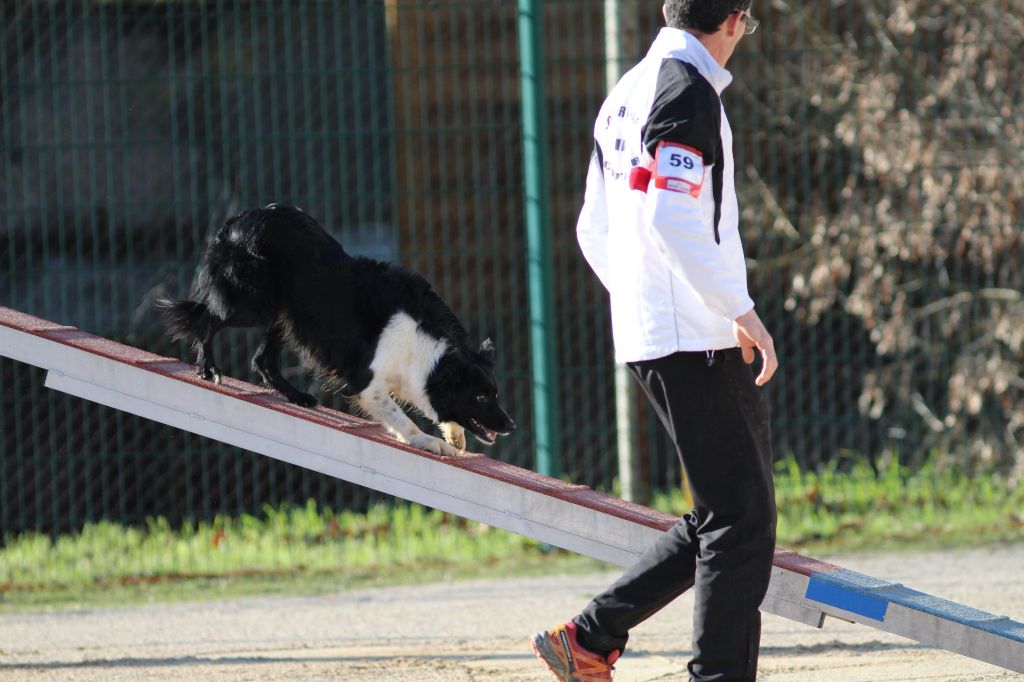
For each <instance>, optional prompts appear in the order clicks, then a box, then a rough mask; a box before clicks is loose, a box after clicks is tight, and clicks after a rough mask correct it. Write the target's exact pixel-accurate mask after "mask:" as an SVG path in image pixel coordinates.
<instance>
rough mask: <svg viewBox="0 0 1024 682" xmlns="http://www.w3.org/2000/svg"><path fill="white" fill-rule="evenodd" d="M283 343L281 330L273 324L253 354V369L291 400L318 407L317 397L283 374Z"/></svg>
mask: <svg viewBox="0 0 1024 682" xmlns="http://www.w3.org/2000/svg"><path fill="white" fill-rule="evenodd" d="M282 345H283V344H282V339H281V330H280V328H279V327H278V326H277V325H276V324H272V325H271V326H270V327H269V328H268V329H267V332H266V334H265V335H264V337H263V343H261V344H260V347H259V348H257V349H256V354H255V355H253V356H252V370H253V371H254V372H255V373H256V374H258V375H259V377H260V379H262V380H263V383H264V384H266V385H267V386H270V387H271V388H275V389H277V390H278V391H280V392H281V393H282V394H284V397H285V398H287V399H288V400H289V401H290V402H293V403H295V404H297V405H301V406H303V407H316V405H317V402H316V398H314V397H313V396H311V395H310V394H308V393H303V392H302V391H300V390H299V389H297V388H295V387H294V386H292V385H291V384H290V383H289V382H288V380H287V379H285V378H284V377H283V376H282V375H281V368H280V364H279V363H280V359H281V347H282Z"/></svg>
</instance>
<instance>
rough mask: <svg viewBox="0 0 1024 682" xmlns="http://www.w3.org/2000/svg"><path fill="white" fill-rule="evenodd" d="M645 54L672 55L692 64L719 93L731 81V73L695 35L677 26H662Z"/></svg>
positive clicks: (655, 55)
mask: <svg viewBox="0 0 1024 682" xmlns="http://www.w3.org/2000/svg"><path fill="white" fill-rule="evenodd" d="M647 55H648V56H649V57H658V58H660V59H665V58H666V57H672V58H674V59H678V60H680V61H683V62H687V63H688V64H693V65H694V66H696V67H697V71H699V72H700V74H701V75H702V76H704V77H705V78H707V79H708V82H709V83H711V87H713V88H714V89H715V92H717V93H718V94H719V95H721V94H722V91H723V90H725V88H726V87H728V85H729V83H731V82H732V74H731V73H730V72H729V71H728V70H727V69H725V68H723V67H722V65H721V64H719V63H718V62H716V61H715V58H714V57H712V56H711V53H710V52H708V50H707V48H706V47H704V45H702V44H701V42H700V41H699V40H697V37H696V36H694V35H693V34H692V33H687V32H686V31H683V30H680V29H678V28H668V27H667V26H666V27H664V28H662V29H661V31H660V32H659V33H658V37H657V38H655V39H654V43H653V44H652V45H651V49H650V51H649V52H648V53H647Z"/></svg>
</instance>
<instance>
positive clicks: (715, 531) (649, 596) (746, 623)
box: [573, 349, 775, 682]
mask: <svg viewBox="0 0 1024 682" xmlns="http://www.w3.org/2000/svg"><path fill="white" fill-rule="evenodd" d="M714 360H715V361H714V364H713V365H711V366H708V358H707V356H706V354H705V353H675V354H673V355H670V356H668V357H664V358H659V359H657V360H650V361H645V362H638V363H632V364H630V369H631V370H632V371H633V373H634V375H635V376H636V377H637V379H639V381H640V384H641V385H642V386H643V389H644V391H645V392H646V394H647V397H648V398H649V399H650V401H651V404H652V405H653V406H654V409H655V411H656V412H657V413H658V416H659V417H660V418H661V421H662V423H663V424H664V425H665V428H666V429H668V432H669V434H670V435H671V437H672V441H673V442H674V443H675V446H676V449H677V451H678V453H679V457H680V460H681V461H682V464H683V468H684V470H685V472H686V477H687V480H688V481H689V483H690V491H691V493H692V495H693V501H694V508H693V510H692V511H691V512H690V513H689V514H687V515H686V516H685V517H683V518H682V519H681V520H680V521H679V523H677V524H676V525H675V526H673V527H672V528H671V529H669V530H668V531H667V532H666V533H665V534H664V535H662V536H661V537H660V538H659V539H658V541H657V542H656V543H655V544H654V545H653V546H652V547H651V548H650V549H648V550H647V551H646V552H644V554H643V555H642V556H641V557H640V558H639V559H638V560H637V562H636V563H635V564H633V566H632V567H630V568H629V569H628V570H627V571H626V573H625V574H624V575H623V576H622V577H621V578H619V580H617V581H616V582H615V583H614V584H613V585H612V586H611V587H609V588H608V589H607V590H606V591H605V592H604V593H602V594H600V595H598V596H597V597H595V598H594V600H593V601H591V602H590V604H589V605H587V607H586V608H585V609H584V610H583V612H582V613H581V614H580V615H578V616H576V617H575V618H574V619H573V620H574V621H575V623H576V625H577V628H578V636H579V639H580V643H581V644H583V645H584V646H586V647H587V648H588V649H591V650H593V651H597V652H600V653H607V652H609V651H612V650H614V649H619V650H621V649H623V648H624V647H625V645H626V640H627V638H628V636H629V631H630V629H632V628H633V627H634V626H636V625H638V624H639V623H641V622H642V621H644V620H646V619H647V618H649V617H650V616H651V615H653V614H654V613H656V612H657V611H659V610H660V609H662V608H663V607H664V606H665V605H667V604H668V603H669V602H670V601H672V600H673V599H675V598H676V597H678V596H679V595H680V594H682V593H683V592H684V591H686V590H687V589H689V588H690V587H694V588H695V595H694V596H695V603H694V613H693V658H692V660H691V661H690V663H689V671H690V676H691V677H690V679H691V680H692V681H694V682H709V681H710V680H715V681H716V682H719V681H721V682H724V681H726V680H729V681H730V682H731V681H739V680H742V681H746V680H754V679H755V678H756V677H757V654H758V648H759V645H760V639H761V614H760V611H759V610H758V607H759V606H760V604H761V600H762V599H763V598H764V595H765V592H766V591H767V589H768V580H769V578H770V576H771V567H772V558H773V555H774V549H775V489H774V485H773V483H772V470H771V464H772V462H771V444H770V432H769V426H768V408H767V405H766V403H765V401H764V398H763V397H762V396H761V394H760V392H759V389H758V388H757V387H756V386H755V385H754V378H753V373H752V371H751V368H750V366H749V365H746V364H745V363H744V362H743V359H742V357H741V355H740V351H739V349H730V350H726V351H717V352H716V353H715V354H714Z"/></svg>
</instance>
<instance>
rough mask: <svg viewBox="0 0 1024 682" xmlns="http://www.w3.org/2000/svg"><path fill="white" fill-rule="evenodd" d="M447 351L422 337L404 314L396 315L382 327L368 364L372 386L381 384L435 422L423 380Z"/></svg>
mask: <svg viewBox="0 0 1024 682" xmlns="http://www.w3.org/2000/svg"><path fill="white" fill-rule="evenodd" d="M447 348H448V344H447V343H446V342H445V341H442V340H441V339H435V338H434V337H432V336H430V335H429V334H425V333H424V332H423V331H422V330H421V329H420V328H419V325H418V324H417V323H416V320H414V319H412V318H411V317H410V316H409V315H408V314H406V313H396V314H395V315H394V316H393V317H392V318H391V319H390V320H389V321H388V323H387V325H385V326H384V330H383V331H382V332H381V335H380V340H379V341H378V342H377V349H376V351H375V352H374V354H373V362H371V363H370V369H371V370H372V371H373V383H374V384H378V382H380V383H382V384H383V385H384V387H386V389H387V390H388V391H389V392H390V393H392V394H393V395H395V396H396V397H397V398H399V399H400V400H403V401H406V402H409V403H412V404H413V405H414V406H416V407H417V408H418V409H420V410H421V411H422V412H423V413H424V414H425V415H426V416H427V417H428V418H430V419H432V420H434V421H436V420H437V413H436V412H435V411H434V409H433V407H432V406H431V405H430V400H429V399H428V398H427V377H428V376H430V372H431V371H432V370H433V369H434V366H435V365H437V362H438V360H440V359H441V356H443V355H444V353H445V351H446V350H447ZM378 385H379V384H378Z"/></svg>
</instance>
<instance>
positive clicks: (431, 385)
mask: <svg viewBox="0 0 1024 682" xmlns="http://www.w3.org/2000/svg"><path fill="white" fill-rule="evenodd" d="M427 395H428V396H429V398H430V403H431V405H432V406H433V408H434V410H435V411H436V412H437V417H438V421H439V422H455V423H457V424H458V425H459V426H461V427H463V428H464V429H466V430H467V431H469V432H470V433H472V434H473V435H474V436H476V438H477V440H479V441H480V442H481V443H484V444H486V445H491V444H492V443H494V440H495V438H496V437H497V436H499V435H500V436H503V435H506V434H508V433H511V432H512V431H514V430H515V428H516V423H515V422H514V421H512V419H511V417H509V416H508V413H507V412H505V410H503V409H502V407H501V405H500V404H498V382H497V380H496V379H495V376H494V343H493V342H492V341H491V340H490V339H487V340H486V341H484V342H483V343H482V344H480V349H479V350H475V351H474V350H472V349H470V348H454V349H452V350H450V351H449V352H448V353H446V354H445V356H444V357H443V358H441V360H440V362H438V364H437V366H436V367H435V368H434V371H433V372H432V373H431V375H430V378H429V379H428V380H427Z"/></svg>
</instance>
